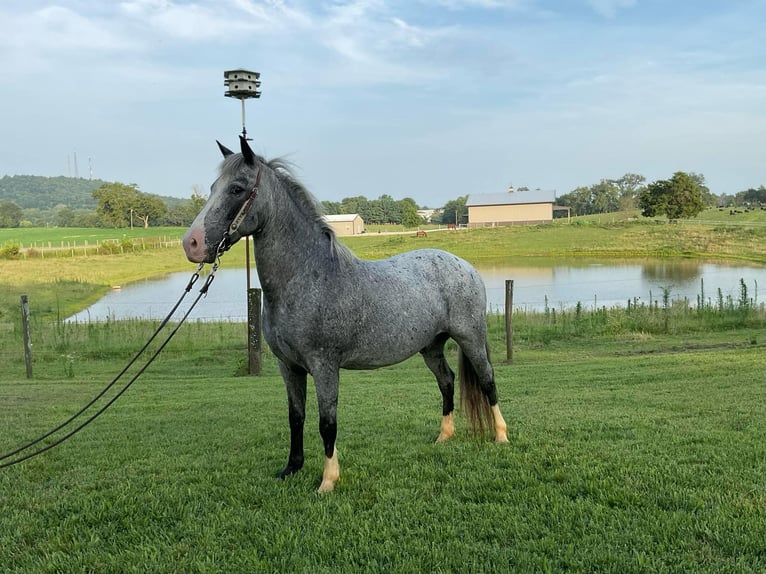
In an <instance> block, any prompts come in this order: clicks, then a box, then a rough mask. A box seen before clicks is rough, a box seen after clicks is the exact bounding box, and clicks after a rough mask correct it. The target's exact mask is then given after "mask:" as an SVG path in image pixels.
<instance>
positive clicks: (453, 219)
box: [441, 195, 468, 225]
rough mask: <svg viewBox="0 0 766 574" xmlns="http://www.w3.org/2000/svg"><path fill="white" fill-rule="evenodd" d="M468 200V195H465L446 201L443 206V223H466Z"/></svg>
mask: <svg viewBox="0 0 766 574" xmlns="http://www.w3.org/2000/svg"><path fill="white" fill-rule="evenodd" d="M466 201H468V196H467V195H463V196H461V197H458V198H457V199H452V200H450V201H448V202H447V203H445V204H444V207H443V208H442V221H441V222H442V224H443V225H449V224H450V223H453V224H454V223H457V224H458V225H460V224H462V223H465V221H466V219H467V217H468V209H467V208H466V206H465V202H466Z"/></svg>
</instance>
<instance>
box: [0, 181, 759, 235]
mask: <svg viewBox="0 0 766 574" xmlns="http://www.w3.org/2000/svg"><path fill="white" fill-rule="evenodd" d="M524 189H527V188H519V192H520V193H521V192H522V190H524ZM467 199H468V196H467V195H465V196H461V197H458V198H456V199H451V200H449V201H447V203H445V204H444V206H443V207H442V208H441V209H440V210H437V214H436V215H435V216H433V217H432V218H431V221H430V222H432V223H440V224H452V223H457V224H463V223H466V222H467V218H468V209H467V207H466V202H467ZM204 203H205V198H204V197H203V195H202V193H201V191H200V188H199V187H198V186H194V188H193V190H192V194H191V197H190V198H188V199H179V198H169V197H161V196H158V195H153V194H148V193H143V192H141V191H140V190H139V189H138V186H137V185H136V184H124V183H117V182H104V181H101V180H82V179H75V178H65V177H55V178H46V177H38V176H13V177H9V176H4V177H2V178H0V227H20V226H30V227H32V226H44V225H56V226H59V227H135V226H142V227H149V226H150V225H151V226H160V225H171V226H172V225H175V226H186V225H189V224H191V222H192V221H193V219H194V217H195V216H196V214H197V213H198V212H199V210H200V209H201V208H202V206H203V205H204ZM556 204H557V205H562V206H567V207H570V208H571V214H572V215H593V214H598V213H610V212H615V211H624V210H631V209H639V210H640V211H641V214H642V215H644V216H645V217H656V216H659V215H665V216H667V217H668V218H669V219H679V218H688V217H694V216H695V215H697V214H698V213H699V212H701V211H702V210H703V209H705V208H706V207H716V206H718V207H758V206H762V205H766V187H764V186H763V185H761V186H760V187H758V188H749V189H747V190H744V191H740V192H738V193H736V194H733V195H727V194H722V195H715V194H713V193H712V192H711V191H710V189H709V188H708V187H707V185H706V183H705V177H704V176H703V175H702V174H698V173H693V172H691V173H685V172H680V171H679V172H676V173H675V174H673V176H672V177H671V178H670V179H667V180H657V181H654V182H651V183H648V184H647V183H646V178H645V177H644V176H642V175H639V174H635V173H626V174H625V175H623V176H622V177H620V178H618V179H602V180H601V181H600V182H598V183H596V184H593V185H590V186H581V187H577V188H575V189H574V190H572V191H571V192H569V193H567V194H565V195H561V196H559V197H558V198H557V199H556ZM322 207H323V209H324V212H325V213H326V214H328V215H331V214H344V213H345V214H351V213H358V214H359V215H360V216H361V217H362V219H364V221H365V223H367V224H396V225H404V226H406V227H416V226H418V225H421V224H422V223H424V219H423V218H421V217H420V215H419V214H418V210H419V207H418V205H417V203H416V202H415V200H414V199H412V198H409V197H406V198H404V199H400V200H396V199H394V198H393V197H391V196H390V195H387V194H384V195H381V196H380V197H378V198H377V199H367V198H366V197H364V196H361V195H360V196H354V197H346V198H344V199H342V200H341V201H323V202H322Z"/></svg>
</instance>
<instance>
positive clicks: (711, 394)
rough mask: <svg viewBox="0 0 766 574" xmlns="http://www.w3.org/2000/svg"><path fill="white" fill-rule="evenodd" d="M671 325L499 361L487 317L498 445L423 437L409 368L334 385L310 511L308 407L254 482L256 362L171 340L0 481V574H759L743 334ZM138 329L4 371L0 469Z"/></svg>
mask: <svg viewBox="0 0 766 574" xmlns="http://www.w3.org/2000/svg"><path fill="white" fill-rule="evenodd" d="M678 320H679V321H682V320H681V319H680V318H679V319H678ZM684 321H685V322H683V323H682V322H679V324H678V326H679V328H678V329H676V331H678V332H677V333H676V334H662V333H658V334H651V333H647V332H635V331H631V330H623V331H620V332H615V333H613V334H605V335H597V334H593V333H591V332H590V331H586V332H585V333H581V334H580V335H579V336H570V335H566V334H564V333H562V334H561V335H560V336H558V337H554V338H552V339H550V338H549V339H548V340H546V341H540V340H538V339H537V338H536V337H532V336H521V337H520V338H519V345H518V346H517V349H516V353H515V357H514V363H513V365H506V364H504V363H503V362H502V360H501V359H502V356H503V350H504V339H503V334H502V325H501V320H500V318H495V319H493V321H492V322H491V325H490V341H491V345H492V347H493V352H494V356H495V357H496V358H497V359H498V360H496V374H497V380H498V385H499V392H500V397H501V405H502V407H503V411H504V413H505V415H506V419H507V420H508V422H509V437H510V438H511V443H510V444H509V445H495V444H493V443H492V442H491V441H490V440H489V439H488V438H484V439H477V438H473V437H471V436H470V435H469V434H468V433H467V430H466V429H465V428H464V426H465V425H464V423H463V421H462V419H460V418H459V419H458V420H457V423H458V433H457V435H456V437H454V439H453V440H452V441H450V442H449V443H446V444H436V443H434V439H435V437H436V435H437V434H438V427H439V421H440V415H441V412H440V405H441V401H440V395H439V392H438V389H437V387H436V384H435V382H434V381H433V379H432V377H431V375H430V373H429V372H428V371H427V369H426V368H425V366H424V365H423V364H422V361H420V360H419V359H417V358H414V359H411V360H409V361H407V362H405V363H403V364H401V365H398V366H396V367H391V368H386V369H380V370H377V371H370V372H344V373H343V374H342V377H341V399H340V404H339V436H338V449H339V452H340V461H341V479H340V481H339V483H338V485H337V487H336V490H335V492H334V493H333V494H332V495H329V496H321V495H318V494H317V493H316V492H315V491H316V488H317V486H318V484H319V480H320V476H321V472H322V449H321V441H320V439H319V435H318V432H317V426H318V415H317V412H316V401H315V400H314V399H313V397H312V398H311V399H310V400H309V401H308V416H307V422H306V439H307V444H306V448H307V461H306V467H305V468H304V470H303V471H301V472H300V473H299V474H298V475H296V476H294V477H292V478H290V479H288V480H287V481H284V482H280V481H277V480H276V479H275V478H273V476H274V474H275V473H276V471H277V470H279V469H281V468H282V466H283V465H284V463H285V461H286V457H287V450H288V442H289V438H288V425H287V412H286V399H285V393H284V387H283V384H282V382H281V379H280V377H279V376H278V372H277V368H276V362H275V360H274V358H273V356H271V355H269V354H268V353H267V354H266V356H265V357H264V375H263V376H262V377H259V378H251V377H243V376H238V374H239V373H240V372H241V371H242V368H243V356H244V344H245V334H244V326H243V325H236V324H202V323H193V324H190V325H187V326H185V327H184V328H183V329H182V330H181V331H180V332H179V334H178V337H177V340H174V341H173V342H172V343H171V344H170V345H169V347H168V348H167V350H166V351H165V352H164V353H163V354H162V355H161V356H160V358H159V359H158V361H157V362H156V363H155V364H154V365H153V366H152V367H150V369H149V370H148V371H147V373H146V374H145V375H144V377H143V378H141V379H140V380H139V381H138V382H137V383H136V384H135V385H134V387H132V388H131V389H130V390H129V391H128V393H127V394H126V395H125V396H124V397H123V398H122V399H121V400H120V401H118V402H117V403H116V404H115V405H114V406H113V407H112V408H111V409H110V410H109V411H107V412H106V413H105V414H104V415H103V416H102V417H101V418H99V419H98V420H97V421H96V422H94V423H93V424H92V425H91V426H89V427H87V428H86V429H85V430H84V431H82V432H81V433H80V434H78V435H77V436H76V437H74V438H72V439H71V440H70V441H68V442H67V443H65V444H64V445H61V446H59V447H57V448H55V449H53V450H52V451H50V452H48V453H46V454H44V455H42V456H40V457H37V458H35V459H33V460H30V461H27V462H25V463H23V464H21V465H18V466H15V467H12V468H9V469H3V470H0V500H2V512H0V571H3V572H35V573H39V572H50V573H54V572H55V573H59V572H64V573H69V572H359V571H381V572H424V571H428V572H561V571H579V572H619V573H626V572H762V571H764V569H766V480H765V479H764V476H766V472H764V471H765V470H766V462H765V461H766V427H764V425H763V424H762V421H763V420H764V418H765V417H766V396H764V395H765V394H766V390H765V389H764V386H763V364H764V363H763V354H764V331H763V327H762V325H763V323H762V322H761V323H756V325H755V326H747V325H745V326H740V327H739V328H737V329H735V330H731V329H728V330H722V331H719V330H707V329H703V330H694V329H691V330H689V329H684V328H681V325H683V324H685V325H687V326H689V325H692V320H691V319H689V318H687V319H685V320H684ZM153 327H154V324H152V323H144V322H138V321H127V322H117V323H111V324H102V325H89V326H82V325H80V326H76V327H74V326H69V327H64V326H61V327H60V328H59V330H58V331H56V330H51V331H50V332H49V333H48V334H47V335H46V337H47V339H46V340H44V341H40V344H39V347H40V360H39V361H38V362H37V363H36V364H35V378H34V379H33V380H32V381H27V380H25V379H23V371H24V369H23V360H22V358H21V357H20V356H17V357H16V358H12V357H11V358H8V360H7V361H6V366H5V368H4V369H3V370H2V372H0V451H2V452H5V451H7V450H9V449H10V448H12V447H14V446H16V445H17V444H19V443H20V442H21V441H23V440H25V439H28V438H30V437H31V436H33V435H35V434H37V433H40V432H42V431H44V430H47V429H48V428H50V427H52V426H53V425H54V424H56V423H58V422H60V421H61V420H63V419H65V418H66V417H67V416H68V415H70V414H71V413H73V412H74V411H76V410H77V408H79V407H80V406H81V405H82V404H84V403H85V402H86V401H87V400H88V399H89V398H90V397H92V396H94V394H95V393H96V392H97V391H98V390H100V389H101V388H102V386H103V385H104V384H105V383H106V382H107V381H108V380H109V379H110V378H111V377H112V376H113V375H114V374H116V373H117V372H118V370H119V369H120V368H121V367H122V366H123V364H124V363H125V361H126V360H127V358H128V357H129V356H130V354H131V352H132V351H134V350H135V349H137V348H138V347H139V346H140V344H141V343H142V342H143V341H144V340H145V339H146V338H147V337H148V334H149V333H150V331H151V330H152V329H153ZM51 328H52V327H51ZM524 329H525V328H524V327H523V326H520V327H519V330H520V333H524V332H525V331H524ZM529 329H531V327H529ZM10 336H11V335H10V334H8V333H5V334H0V341H3V342H4V344H5V343H7V341H8V340H9V337H10ZM449 352H450V356H451V360H452V362H453V364H454V352H455V349H454V347H453V346H450V347H449ZM312 394H313V393H312Z"/></svg>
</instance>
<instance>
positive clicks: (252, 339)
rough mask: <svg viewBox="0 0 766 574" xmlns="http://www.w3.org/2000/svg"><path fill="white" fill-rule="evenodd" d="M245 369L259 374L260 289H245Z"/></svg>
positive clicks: (253, 373) (252, 373)
mask: <svg viewBox="0 0 766 574" xmlns="http://www.w3.org/2000/svg"><path fill="white" fill-rule="evenodd" d="M247 370H248V372H249V373H250V374H251V375H260V374H261V290H260V289H258V288H257V287H254V288H252V289H248V290H247Z"/></svg>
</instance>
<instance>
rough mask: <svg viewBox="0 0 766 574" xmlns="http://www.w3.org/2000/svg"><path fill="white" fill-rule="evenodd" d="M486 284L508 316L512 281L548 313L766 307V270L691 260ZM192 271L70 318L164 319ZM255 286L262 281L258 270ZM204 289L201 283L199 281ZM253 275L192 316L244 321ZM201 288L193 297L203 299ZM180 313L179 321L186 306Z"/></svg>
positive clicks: (535, 271) (235, 278)
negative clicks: (664, 305)
mask: <svg viewBox="0 0 766 574" xmlns="http://www.w3.org/2000/svg"><path fill="white" fill-rule="evenodd" d="M476 268H477V269H478V271H479V273H480V274H481V276H482V277H483V278H484V282H485V284H486V287H487V308H488V310H489V311H492V312H501V313H502V312H503V309H504V308H505V280H506V279H513V281H514V285H513V287H514V289H513V291H514V295H513V302H514V309H518V310H529V311H542V310H544V309H545V308H546V306H547V307H548V308H553V309H562V308H572V307H574V306H576V305H577V303H578V302H579V303H581V304H582V305H583V307H584V308H586V309H592V308H594V307H602V306H606V307H613V306H626V305H627V303H628V301H629V300H630V301H631V302H633V301H637V302H638V303H646V304H648V303H650V302H653V301H660V304H661V302H662V298H663V291H664V289H668V290H669V294H670V298H671V299H673V300H677V299H684V298H686V299H688V300H689V301H690V303H691V304H693V305H696V303H697V298H698V296H700V295H702V294H703V289H704V300H705V302H712V303H713V304H715V303H716V301H717V300H718V297H719V290H720V295H721V296H722V297H723V299H724V300H726V299H727V298H729V297H731V298H732V299H734V300H735V301H736V300H738V299H739V298H740V293H741V282H742V281H744V284H745V286H746V288H747V294H748V297H749V298H751V299H755V301H756V303H760V299H759V297H760V294H759V289H760V288H761V286H766V267H763V266H755V265H753V266H749V265H745V264H733V265H729V264H726V263H721V262H705V261H698V260H686V259H670V260H665V259H661V260H660V259H653V260H633V259H632V260H624V261H623V260H614V259H609V260H587V261H583V260H579V259H578V260H575V261H572V260H561V259H558V260H555V259H554V260H551V259H536V258H535V259H528V260H527V259H523V260H518V259H514V260H508V261H504V262H502V263H494V264H486V263H484V264H479V265H477V266H476ZM192 272H193V269H190V271H189V272H188V273H172V274H170V275H166V276H162V277H158V278H154V279H147V280H145V281H141V282H137V283H131V284H129V285H125V286H123V287H122V288H121V289H119V290H117V289H114V290H112V291H110V292H109V293H108V294H107V295H105V296H104V297H103V298H102V299H101V300H100V301H98V302H97V303H95V304H94V305H91V306H90V307H88V308H87V309H85V310H83V311H82V312H80V313H77V314H76V315H73V316H72V317H70V318H69V319H68V321H78V322H87V321H105V320H111V319H129V318H141V319H162V318H163V317H165V315H166V314H167V312H168V311H169V310H170V309H171V308H172V306H173V305H174V304H175V302H176V301H177V300H178V297H180V295H181V293H183V290H184V288H185V287H186V284H187V283H188V280H189V277H190V276H191V274H192ZM251 282H252V286H253V287H258V286H259V284H258V276H257V274H256V273H255V270H253V272H252V278H251ZM198 285H200V286H201V281H200V282H199V283H198ZM246 285H247V276H246V271H245V269H244V268H231V269H227V268H223V269H221V270H219V271H218V273H217V275H216V278H215V281H213V283H212V285H211V287H210V291H209V293H208V295H207V296H206V297H205V298H204V299H202V300H201V301H200V303H199V304H198V305H197V307H196V308H195V309H194V311H193V312H192V314H191V315H190V319H192V320H193V319H197V320H203V321H220V320H227V321H245V320H246V317H247V302H246V295H245V291H246ZM197 288H198V287H197V286H195V289H194V290H193V291H192V292H191V293H190V294H189V295H188V296H187V299H188V300H189V302H190V301H191V300H192V298H193V297H196V294H197ZM184 308H185V307H183V306H182V310H181V311H179V312H178V313H177V318H180V316H181V315H182V313H183V309H184Z"/></svg>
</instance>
